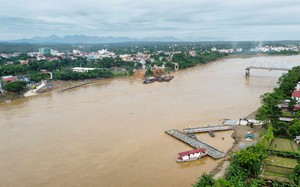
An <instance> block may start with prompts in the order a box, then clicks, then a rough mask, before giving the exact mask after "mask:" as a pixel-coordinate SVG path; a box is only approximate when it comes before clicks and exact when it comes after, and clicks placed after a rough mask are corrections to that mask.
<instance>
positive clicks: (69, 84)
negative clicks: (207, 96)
mask: <svg viewBox="0 0 300 187" xmlns="http://www.w3.org/2000/svg"><path fill="white" fill-rule="evenodd" d="M260 56H291V55H268V54H256V55H252V54H251V55H229V56H225V57H221V58H219V59H217V60H213V61H210V62H206V63H202V64H197V65H195V66H193V67H188V68H185V69H179V70H178V71H175V70H173V71H171V72H167V74H171V73H176V72H184V71H188V70H191V69H194V68H198V67H201V66H204V65H208V64H210V63H214V62H219V61H222V60H226V59H234V58H242V59H243V58H253V57H260ZM120 78H131V79H140V78H142V77H140V76H135V75H132V76H124V77H112V78H107V80H108V79H113V80H115V79H120ZM99 80H104V78H101V79H84V80H76V81H74V80H70V81H63V80H51V81H49V82H48V83H47V85H46V86H45V88H43V89H41V91H39V92H37V94H33V95H30V96H29V97H32V96H35V95H39V94H43V93H49V92H52V91H67V90H70V89H74V88H78V87H81V86H84V85H88V84H92V83H96V82H97V81H99ZM87 82H89V83H87ZM76 83H77V84H76ZM74 84H75V85H74ZM24 93H25V92H24ZM24 93H22V94H17V93H6V94H3V93H2V94H1V95H0V102H2V103H5V101H6V100H11V101H12V100H16V99H22V98H25V97H26V96H24Z"/></svg>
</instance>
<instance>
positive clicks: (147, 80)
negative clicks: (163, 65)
mask: <svg viewBox="0 0 300 187" xmlns="http://www.w3.org/2000/svg"><path fill="white" fill-rule="evenodd" d="M172 79H174V76H172V75H162V76H160V77H148V78H145V79H144V81H143V83H144V84H148V83H152V82H155V81H158V82H170V81H171V80H172Z"/></svg>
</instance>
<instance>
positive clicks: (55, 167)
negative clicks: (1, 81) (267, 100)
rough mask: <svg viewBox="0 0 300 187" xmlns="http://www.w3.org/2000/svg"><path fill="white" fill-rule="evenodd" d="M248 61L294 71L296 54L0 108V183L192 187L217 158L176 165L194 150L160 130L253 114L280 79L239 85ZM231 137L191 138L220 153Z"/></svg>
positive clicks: (262, 75) (270, 75) (265, 74)
mask: <svg viewBox="0 0 300 187" xmlns="http://www.w3.org/2000/svg"><path fill="white" fill-rule="evenodd" d="M254 60H255V61H269V62H287V63H289V64H293V65H294V64H295V63H296V62H300V56H288V57H284V56H282V57H254V58H248V59H240V58H234V59H226V60H220V61H217V62H212V63H209V64H206V65H201V66H198V67H195V68H191V69H188V70H184V71H179V72H176V73H175V74H174V75H175V78H174V79H173V80H172V81H171V82H169V83H158V82H156V83H153V84H147V85H144V84H142V83H141V80H138V79H131V78H128V79H111V80H101V81H99V82H97V83H95V84H93V85H87V86H84V87H80V88H76V89H73V90H70V91H66V92H53V93H47V94H42V95H39V96H34V97H29V98H23V99H19V100H15V101H13V102H11V103H10V104H1V105H0V185H1V186H39V187H40V186H113V187H114V186H125V187H129V186H143V187H147V186H149V187H150V186H151V187H155V186H164V187H166V186H175V187H176V186H178V187H182V186H190V184H192V183H194V182H195V181H196V180H197V178H198V177H199V176H200V175H201V174H202V173H203V172H209V171H210V170H211V169H212V168H214V167H215V166H216V165H217V163H218V162H219V161H216V160H214V159H212V158H210V157H205V158H203V159H201V160H199V161H195V162H190V163H183V164H180V163H176V162H175V159H176V157H177V153H178V152H182V151H186V150H191V149H192V148H191V147H189V146H187V145H185V144H183V143H181V142H179V141H178V140H176V139H174V138H172V137H171V136H169V135H167V134H165V133H164V131H165V130H169V129H173V128H177V129H180V130H181V129H183V128H185V127H196V126H202V125H207V124H212V125H216V124H220V120H222V119H224V118H231V119H238V118H240V117H244V116H247V115H248V114H250V113H251V112H253V111H255V110H256V109H257V108H258V107H259V105H260V101H259V96H260V95H261V94H263V93H265V92H268V91H271V90H272V89H273V87H275V86H276V82H277V79H278V77H279V76H280V75H282V73H283V72H282V71H266V70H251V77H250V78H248V79H246V78H245V76H244V75H245V67H247V66H248V65H249V64H250V62H251V61H254ZM298 64H299V63H298ZM231 133H232V131H228V132H221V133H216V137H215V138H211V137H209V136H208V135H207V134H201V135H199V136H198V137H199V139H201V140H203V141H205V142H207V143H209V144H211V145H212V146H215V147H216V148H218V149H220V150H222V151H227V150H228V149H229V148H230V147H231V146H232V143H233V139H232V138H231V137H230V135H231ZM222 137H224V140H222Z"/></svg>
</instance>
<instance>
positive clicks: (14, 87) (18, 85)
mask: <svg viewBox="0 0 300 187" xmlns="http://www.w3.org/2000/svg"><path fill="white" fill-rule="evenodd" d="M26 85H27V83H26V82H23V81H15V82H7V83H5V84H4V86H3V88H4V90H6V91H8V92H16V93H20V92H21V91H23V90H24V89H25V87H26Z"/></svg>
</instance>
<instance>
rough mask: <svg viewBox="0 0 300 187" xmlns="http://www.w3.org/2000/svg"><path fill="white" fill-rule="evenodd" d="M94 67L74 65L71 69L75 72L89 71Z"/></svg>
mask: <svg viewBox="0 0 300 187" xmlns="http://www.w3.org/2000/svg"><path fill="white" fill-rule="evenodd" d="M95 69H96V68H82V67H74V68H72V70H73V71H75V72H89V71H93V70H95Z"/></svg>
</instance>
